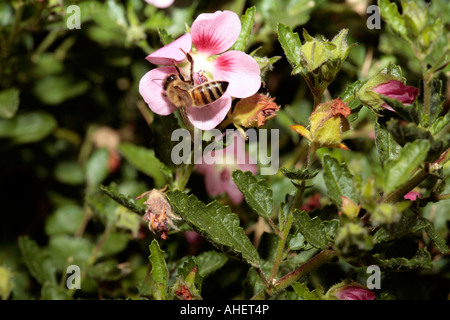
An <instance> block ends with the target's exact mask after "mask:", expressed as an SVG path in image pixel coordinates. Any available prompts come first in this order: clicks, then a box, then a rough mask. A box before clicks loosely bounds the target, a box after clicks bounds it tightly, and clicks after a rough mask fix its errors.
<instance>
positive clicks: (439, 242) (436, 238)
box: [423, 218, 450, 254]
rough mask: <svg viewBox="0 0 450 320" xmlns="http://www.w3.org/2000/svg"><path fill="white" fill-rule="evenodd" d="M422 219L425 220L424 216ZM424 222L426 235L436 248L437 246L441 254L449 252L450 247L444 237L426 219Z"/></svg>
mask: <svg viewBox="0 0 450 320" xmlns="http://www.w3.org/2000/svg"><path fill="white" fill-rule="evenodd" d="M423 220H425V218H423ZM426 222H427V226H426V227H425V231H426V232H427V235H428V236H429V237H430V239H431V240H432V241H433V242H434V244H435V246H436V248H438V249H439V251H441V252H442V254H448V253H450V248H449V247H448V246H447V244H446V242H445V239H444V238H442V236H441V235H440V234H439V233H437V232H436V230H435V229H434V227H433V225H432V224H431V223H430V222H429V221H428V220H426Z"/></svg>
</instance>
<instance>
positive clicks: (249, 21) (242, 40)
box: [233, 6, 256, 51]
mask: <svg viewBox="0 0 450 320" xmlns="http://www.w3.org/2000/svg"><path fill="white" fill-rule="evenodd" d="M255 12H256V8H255V7H254V6H253V7H250V8H248V9H247V10H246V11H245V14H244V15H242V17H241V26H242V27H241V33H240V34H239V38H238V39H237V40H236V42H235V43H234V46H233V50H238V51H245V49H246V48H247V45H248V40H249V39H250V35H251V33H252V28H253V23H254V21H255Z"/></svg>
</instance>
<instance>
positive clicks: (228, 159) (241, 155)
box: [196, 131, 258, 204]
mask: <svg viewBox="0 0 450 320" xmlns="http://www.w3.org/2000/svg"><path fill="white" fill-rule="evenodd" d="M214 160H215V163H213V162H214ZM221 160H222V161H221ZM253 163H255V161H253V159H251V157H250V156H249V154H248V153H247V152H245V141H244V139H243V138H242V137H241V135H239V134H238V133H237V131H235V132H234V134H233V141H232V143H231V144H230V145H228V146H227V147H226V148H223V149H219V150H213V151H210V152H208V153H206V154H205V155H204V156H203V158H202V161H201V163H200V164H196V170H197V172H198V173H201V174H203V175H204V176H205V187H206V192H207V193H208V194H209V195H210V196H213V197H214V196H217V195H219V194H221V193H224V192H226V193H227V194H228V196H229V198H230V200H231V201H232V202H233V203H234V204H239V203H241V202H242V200H244V196H243V194H242V193H241V191H240V190H239V188H238V187H237V186H236V184H235V183H234V181H233V179H232V177H231V174H232V173H233V171H234V170H238V169H239V170H241V171H244V172H245V171H250V172H252V173H253V174H256V173H257V172H258V166H257V165H256V164H253Z"/></svg>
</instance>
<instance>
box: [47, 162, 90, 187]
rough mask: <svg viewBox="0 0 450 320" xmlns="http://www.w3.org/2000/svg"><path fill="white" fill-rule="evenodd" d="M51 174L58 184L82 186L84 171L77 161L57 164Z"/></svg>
mask: <svg viewBox="0 0 450 320" xmlns="http://www.w3.org/2000/svg"><path fill="white" fill-rule="evenodd" d="M53 174H54V175H55V178H56V179H57V180H58V181H59V182H61V183H64V184H68V185H72V186H79V185H82V184H84V178H85V177H84V171H83V168H82V167H81V166H80V164H79V163H78V162H77V161H61V162H58V163H57V164H56V166H55V169H54V171H53Z"/></svg>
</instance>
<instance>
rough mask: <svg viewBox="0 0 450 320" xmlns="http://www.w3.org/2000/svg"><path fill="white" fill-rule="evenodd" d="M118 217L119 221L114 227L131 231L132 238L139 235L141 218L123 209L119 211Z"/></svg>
mask: <svg viewBox="0 0 450 320" xmlns="http://www.w3.org/2000/svg"><path fill="white" fill-rule="evenodd" d="M118 215H119V219H118V220H117V222H116V226H117V227H118V228H123V229H126V230H129V231H131V235H132V236H133V238H136V237H137V236H138V233H139V228H140V226H141V221H142V217H141V216H140V215H138V214H136V213H134V212H131V211H130V210H127V209H125V208H124V210H120V211H119V213H118Z"/></svg>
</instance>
